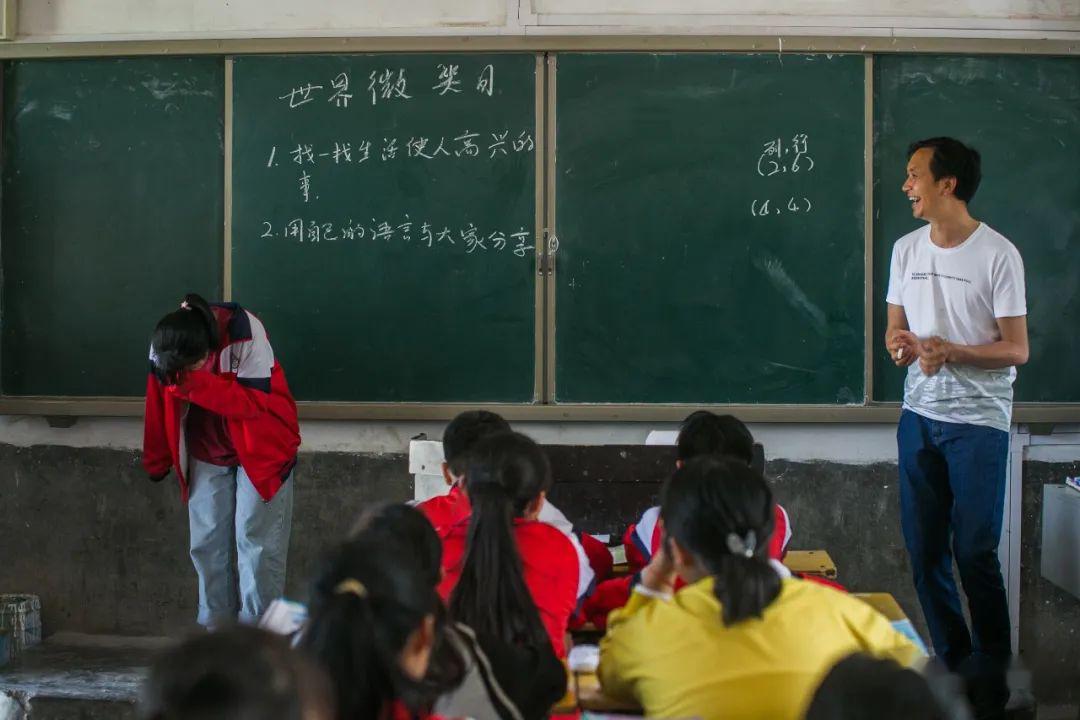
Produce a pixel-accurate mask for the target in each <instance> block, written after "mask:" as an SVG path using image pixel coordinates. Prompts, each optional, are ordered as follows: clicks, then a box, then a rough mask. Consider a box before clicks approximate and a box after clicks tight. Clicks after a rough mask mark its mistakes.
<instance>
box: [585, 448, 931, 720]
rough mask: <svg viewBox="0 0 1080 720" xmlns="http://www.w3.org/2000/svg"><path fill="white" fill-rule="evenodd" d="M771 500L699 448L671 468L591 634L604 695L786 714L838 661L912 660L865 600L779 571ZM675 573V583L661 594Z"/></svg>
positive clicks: (744, 713)
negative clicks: (654, 516) (640, 561)
mask: <svg viewBox="0 0 1080 720" xmlns="http://www.w3.org/2000/svg"><path fill="white" fill-rule="evenodd" d="M773 505H774V503H773V497H772V493H771V492H770V490H769V487H768V485H766V483H765V480H764V479H763V478H762V477H761V475H760V474H759V473H757V472H756V471H754V470H753V469H751V468H749V467H747V466H746V464H745V463H743V462H740V461H738V460H733V459H729V458H723V457H716V456H704V457H699V458H695V459H693V460H690V461H689V462H687V463H686V464H684V465H683V466H682V467H681V468H679V469H678V470H676V471H675V474H674V476H673V477H672V478H671V479H670V480H669V481H668V482H667V483H666V484H665V486H664V491H663V500H662V503H661V509H660V519H661V522H662V523H663V527H664V541H663V542H662V543H661V546H660V549H659V550H658V551H657V552H656V553H654V554H653V557H652V560H650V562H649V564H648V565H647V566H646V567H645V569H644V570H643V571H642V580H641V583H640V584H639V585H638V586H637V587H635V588H634V592H633V595H632V596H631V598H630V602H629V603H627V605H626V607H624V608H621V609H619V610H616V611H614V612H613V613H612V614H611V616H610V617H609V619H608V630H607V634H606V635H605V636H604V638H603V639H602V640H601V641H600V667H599V669H598V674H599V676H600V682H601V684H602V686H603V689H604V692H605V693H606V694H607V695H610V696H612V697H615V698H619V699H624V700H628V701H633V702H637V703H638V704H640V705H641V706H642V707H643V708H644V710H645V715H646V716H653V717H694V716H697V717H700V718H702V719H703V720H711V719H712V718H726V719H727V720H741V719H743V718H747V719H749V718H770V720H795V719H796V718H799V717H800V716H801V713H802V711H803V709H804V708H805V707H806V706H807V704H808V702H809V700H810V696H811V695H812V693H813V692H814V689H815V688H816V687H817V685H818V683H819V682H820V680H821V678H822V677H823V676H824V675H825V673H826V672H827V671H828V670H829V668H831V667H832V665H833V664H834V663H835V662H836V661H837V660H838V659H839V658H841V657H844V656H846V655H849V654H850V653H852V652H859V651H861V652H867V653H870V654H872V655H875V656H883V657H891V658H894V659H896V660H897V661H898V662H900V663H901V664H903V665H911V664H913V663H916V662H920V661H921V658H922V654H921V652H920V651H919V649H918V648H916V647H915V645H913V644H912V643H911V641H909V640H908V639H907V638H905V637H904V636H903V635H901V634H900V633H898V632H897V631H896V630H894V629H893V627H892V625H891V624H890V623H889V621H888V620H887V619H886V618H885V617H884V616H882V615H881V614H880V613H878V612H877V611H876V610H874V609H873V608H871V607H870V606H869V605H866V604H865V603H863V602H862V601H860V600H858V599H856V598H853V597H851V596H850V595H847V594H846V593H840V592H837V591H835V590H833V589H831V588H827V587H823V586H821V585H818V584H815V583H808V582H802V581H799V580H795V579H791V578H781V577H780V575H779V574H778V573H777V571H776V569H775V568H774V567H773V565H772V564H770V561H769V554H768V548H769V541H770V539H771V536H772V533H773V522H774V518H775V515H774V512H773ZM676 576H678V577H681V578H683V579H685V581H686V583H687V585H686V586H685V587H684V588H683V589H681V590H679V591H678V592H677V593H674V594H673V589H674V582H675V578H676Z"/></svg>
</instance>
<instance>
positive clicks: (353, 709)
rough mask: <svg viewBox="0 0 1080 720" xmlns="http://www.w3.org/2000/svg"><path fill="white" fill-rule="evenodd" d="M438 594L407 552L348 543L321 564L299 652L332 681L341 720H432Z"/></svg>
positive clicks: (395, 547) (389, 546)
mask: <svg viewBox="0 0 1080 720" xmlns="http://www.w3.org/2000/svg"><path fill="white" fill-rule="evenodd" d="M439 606H440V603H439V596H438V595H437V594H436V593H435V592H434V590H433V588H432V587H431V585H430V578H429V577H426V576H425V575H424V573H423V571H422V569H421V567H420V564H419V561H418V560H417V559H416V558H415V557H413V556H412V555H411V554H410V553H409V552H408V549H407V548H402V547H399V546H398V545H395V544H387V543H385V542H373V541H368V540H365V539H364V538H362V537H360V538H356V539H352V540H348V541H346V542H344V543H342V544H341V545H339V546H338V547H337V548H335V549H334V550H333V552H332V553H331V554H330V555H329V556H328V558H327V559H326V560H325V569H324V570H323V572H322V573H321V575H320V576H319V577H318V579H317V580H316V581H315V583H314V587H313V588H312V592H311V612H310V619H309V621H308V624H307V627H306V628H305V631H304V634H303V637H302V638H301V641H300V647H301V649H303V650H304V651H306V652H307V653H309V654H310V655H311V656H312V657H313V658H315V659H316V660H317V661H318V662H319V664H320V665H322V667H323V669H324V670H326V672H327V673H328V674H329V675H330V678H331V680H332V683H333V686H334V691H335V693H336V696H337V708H338V718H339V720H406V719H407V718H408V719H410V720H417V719H418V718H425V717H428V716H429V713H428V708H429V706H430V701H431V697H430V690H429V688H427V687H426V685H425V683H424V678H425V676H426V674H427V672H428V665H429V663H430V660H431V653H432V648H433V646H434V643H435V624H436V617H438V613H439Z"/></svg>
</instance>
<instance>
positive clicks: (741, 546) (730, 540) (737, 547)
mask: <svg viewBox="0 0 1080 720" xmlns="http://www.w3.org/2000/svg"><path fill="white" fill-rule="evenodd" d="M727 547H728V551H729V552H730V553H731V554H732V555H742V556H743V557H746V558H752V557H754V550H755V549H756V548H757V535H756V534H755V533H754V531H753V530H748V531H747V532H746V537H739V536H738V535H737V534H735V533H728V536H727Z"/></svg>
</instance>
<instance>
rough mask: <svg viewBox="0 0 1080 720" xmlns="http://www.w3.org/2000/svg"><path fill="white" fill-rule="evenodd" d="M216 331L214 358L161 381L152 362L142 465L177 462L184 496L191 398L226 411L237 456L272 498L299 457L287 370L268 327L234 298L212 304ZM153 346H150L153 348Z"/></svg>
mask: <svg viewBox="0 0 1080 720" xmlns="http://www.w3.org/2000/svg"><path fill="white" fill-rule="evenodd" d="M211 309H212V310H213V312H214V316H215V317H216V318H217V321H218V333H219V337H220V339H221V342H220V346H219V347H218V348H216V352H212V353H211V358H213V359H215V360H216V362H214V363H213V365H212V366H210V363H207V366H204V367H203V368H201V369H199V370H196V371H195V372H188V373H185V374H184V375H183V377H182V379H181V381H180V383H179V384H178V385H165V384H164V383H163V382H162V379H161V378H159V377H158V375H157V374H156V372H155V371H154V368H153V363H151V370H150V373H149V376H148V377H147V380H146V415H145V419H144V426H143V461H142V462H143V468H145V470H146V472H147V473H149V474H150V475H152V476H157V475H163V474H164V473H166V472H168V471H169V468H170V467H172V468H175V469H176V474H177V477H178V478H179V480H180V495H181V498H182V499H183V500H184V502H187V499H188V479H187V465H188V453H187V449H186V440H185V438H184V425H185V419H186V416H187V410H188V404H189V403H194V404H195V405H198V406H199V407H201V408H203V409H205V410H208V411H210V412H212V413H216V414H218V415H220V416H221V417H222V418H224V421H225V429H226V431H227V433H228V435H229V439H230V440H231V441H232V444H233V447H234V448H235V450H236V457H237V459H238V460H239V462H240V465H241V466H242V467H243V468H244V472H246V473H247V475H248V477H249V478H251V483H252V485H253V486H254V487H255V489H256V490H257V491H258V493H259V495H260V496H261V497H262V498H263V500H266V501H267V502H269V501H270V500H271V499H272V498H273V497H274V495H275V494H276V493H277V491H278V490H279V489H280V488H281V485H282V483H283V482H284V480H285V478H287V477H288V476H289V473H290V472H292V469H293V466H294V465H296V452H297V449H298V448H299V447H300V426H299V424H298V422H297V419H296V402H295V401H294V400H293V397H292V394H291V393H290V392H289V386H288V383H287V382H286V381H285V372H284V371H283V370H282V369H281V365H280V364H278V362H277V360H276V359H275V358H274V351H273V349H272V348H271V347H270V341H269V338H268V337H267V335H266V329H265V328H264V327H263V325H262V323H261V322H260V321H259V319H258V318H256V317H255V316H254V315H252V314H251V313H250V312H248V311H246V310H244V309H243V308H242V307H240V306H239V305H237V304H235V303H221V304H215V305H212V306H211ZM151 352H152V351H151Z"/></svg>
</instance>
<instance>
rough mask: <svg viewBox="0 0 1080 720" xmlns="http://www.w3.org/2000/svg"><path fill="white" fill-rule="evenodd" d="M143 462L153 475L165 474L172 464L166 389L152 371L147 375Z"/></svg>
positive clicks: (147, 470) (144, 466)
mask: <svg viewBox="0 0 1080 720" xmlns="http://www.w3.org/2000/svg"><path fill="white" fill-rule="evenodd" d="M142 464H143V469H144V470H146V472H147V473H148V474H149V475H150V476H151V477H156V476H159V475H164V474H165V473H167V472H169V468H170V467H171V466H172V456H171V454H170V453H169V440H168V438H167V437H166V435H165V402H164V391H163V389H162V387H161V383H160V382H158V379H157V377H156V376H155V375H154V373H152V372H150V373H147V375H146V405H145V409H144V414H143V453H142Z"/></svg>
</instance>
